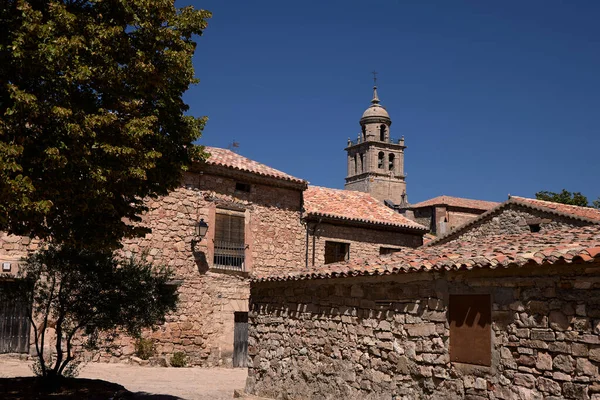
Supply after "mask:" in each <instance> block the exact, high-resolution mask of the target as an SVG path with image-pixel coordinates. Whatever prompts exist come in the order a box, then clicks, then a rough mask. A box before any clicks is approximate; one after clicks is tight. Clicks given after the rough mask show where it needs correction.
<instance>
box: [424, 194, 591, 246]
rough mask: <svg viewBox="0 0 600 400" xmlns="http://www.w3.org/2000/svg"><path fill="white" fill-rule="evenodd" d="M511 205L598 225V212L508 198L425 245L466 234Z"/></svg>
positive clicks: (551, 203)
mask: <svg viewBox="0 0 600 400" xmlns="http://www.w3.org/2000/svg"><path fill="white" fill-rule="evenodd" d="M513 204H516V205H520V206H523V207H527V208H531V209H534V210H539V211H543V212H547V213H550V214H555V215H559V216H562V217H565V218H573V219H577V220H580V221H586V222H590V223H593V224H600V211H599V210H596V209H593V208H589V207H579V206H571V205H567V204H561V203H554V202H551V201H543V200H536V199H529V198H527V197H519V196H510V197H509V198H508V200H507V201H505V202H504V203H500V204H499V205H497V206H496V207H494V208H492V209H491V210H488V211H486V212H485V213H483V214H481V215H479V216H477V218H474V219H472V220H470V221H468V222H465V223H464V224H462V225H460V226H458V227H456V228H455V229H453V230H452V231H450V232H448V233H447V234H445V235H442V236H439V237H438V238H436V239H434V240H432V241H430V242H427V244H426V245H427V246H437V245H438V243H444V242H446V241H449V240H452V238H456V237H458V236H460V235H462V234H463V233H464V232H467V231H468V230H469V229H470V228H471V227H473V226H476V225H477V224H478V223H480V222H481V221H483V220H485V219H487V218H490V216H492V215H496V214H498V213H500V212H501V211H502V210H503V209H505V208H507V207H510V206H511V205H513Z"/></svg>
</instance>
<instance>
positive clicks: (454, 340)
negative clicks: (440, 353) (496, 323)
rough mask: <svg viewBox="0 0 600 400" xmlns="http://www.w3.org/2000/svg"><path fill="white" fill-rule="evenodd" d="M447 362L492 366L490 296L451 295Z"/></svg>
mask: <svg viewBox="0 0 600 400" xmlns="http://www.w3.org/2000/svg"><path fill="white" fill-rule="evenodd" d="M448 308H449V310H448V317H449V319H450V361H452V362H460V363H466V364H476V365H485V366H488V367H489V366H491V365H492V327H491V324H492V304H491V298H490V295H489V294H468V295H450V303H449V306H448Z"/></svg>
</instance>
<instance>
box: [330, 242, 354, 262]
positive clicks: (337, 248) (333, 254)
mask: <svg viewBox="0 0 600 400" xmlns="http://www.w3.org/2000/svg"><path fill="white" fill-rule="evenodd" d="M349 249H350V246H349V245H348V243H340V242H325V264H331V263H334V262H339V261H345V260H347V259H348V252H349Z"/></svg>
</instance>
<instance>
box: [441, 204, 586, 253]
mask: <svg viewBox="0 0 600 400" xmlns="http://www.w3.org/2000/svg"><path fill="white" fill-rule="evenodd" d="M530 219H549V220H551V222H549V223H542V224H540V234H543V233H544V232H546V231H551V230H556V229H558V228H561V227H567V226H570V227H577V226H587V225H590V223H589V222H584V221H579V220H577V219H573V218H567V217H562V216H558V215H556V214H551V213H547V212H544V211H538V210H533V209H531V208H527V207H523V206H519V205H517V204H511V205H510V206H509V207H507V208H504V209H502V210H501V211H500V212H499V213H498V214H496V215H493V216H489V217H488V218H485V219H483V220H482V221H479V222H477V223H476V224H474V225H473V226H470V227H468V228H467V229H466V230H465V231H464V232H463V231H457V233H456V234H454V235H452V236H450V237H448V238H447V239H446V240H442V241H441V242H439V243H438V244H441V243H448V242H452V241H454V240H457V239H460V240H467V241H474V240H478V239H480V238H483V237H485V236H490V235H501V234H502V235H504V234H518V233H524V232H529V231H530V229H529V226H528V225H527V221H528V220H530Z"/></svg>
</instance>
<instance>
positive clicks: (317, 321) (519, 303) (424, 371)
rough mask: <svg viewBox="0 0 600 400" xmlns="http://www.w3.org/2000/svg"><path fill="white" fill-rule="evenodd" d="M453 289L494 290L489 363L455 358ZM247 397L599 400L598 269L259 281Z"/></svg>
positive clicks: (469, 291) (252, 315)
mask: <svg viewBox="0 0 600 400" xmlns="http://www.w3.org/2000/svg"><path fill="white" fill-rule="evenodd" d="M450 294H490V295H491V298H492V313H491V317H492V320H491V332H492V338H491V343H492V345H491V347H492V349H491V354H492V362H491V366H489V367H485V366H475V365H467V364H460V363H456V362H451V361H450V359H449V343H450V329H449V323H448V312H447V311H448V299H449V295H450ZM251 299H252V304H251V312H250V322H251V326H250V332H249V335H250V342H249V354H250V357H251V361H252V363H251V367H250V369H249V378H248V381H247V388H246V390H247V391H248V392H249V393H253V394H256V395H262V396H267V397H272V398H278V399H340V398H344V399H350V400H352V399H386V400H389V399H393V398H395V399H440V400H441V399H465V398H467V399H521V400H523V399H542V398H545V399H565V398H566V399H592V400H600V375H599V374H598V367H599V366H600V336H599V334H600V266H598V265H595V266H591V267H590V266H588V267H584V266H576V265H558V266H555V267H547V268H533V267H524V268H520V269H514V268H511V269H506V270H478V271H467V272H461V273H457V272H453V273H433V272H432V273H427V272H425V273H409V274H401V275H388V276H383V277H354V278H339V279H327V280H309V281H290V282H267V283H253V284H252V289H251Z"/></svg>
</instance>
